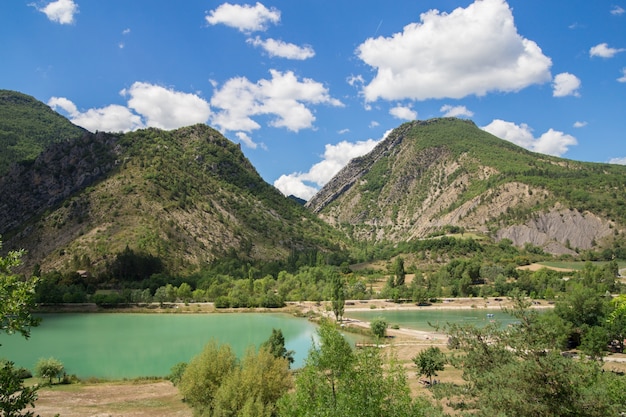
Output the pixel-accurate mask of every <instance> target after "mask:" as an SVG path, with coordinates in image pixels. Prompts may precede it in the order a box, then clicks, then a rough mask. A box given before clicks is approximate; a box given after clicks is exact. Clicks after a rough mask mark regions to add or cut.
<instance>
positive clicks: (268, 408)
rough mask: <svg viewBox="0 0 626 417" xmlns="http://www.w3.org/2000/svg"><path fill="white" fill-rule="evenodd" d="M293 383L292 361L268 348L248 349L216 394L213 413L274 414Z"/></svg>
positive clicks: (268, 416) (238, 414) (241, 414)
mask: <svg viewBox="0 0 626 417" xmlns="http://www.w3.org/2000/svg"><path fill="white" fill-rule="evenodd" d="M292 386H293V377H292V375H291V373H290V372H289V362H288V361H287V359H285V358H277V357H275V356H274V355H272V354H271V353H270V352H269V351H268V350H266V349H261V350H259V351H258V352H257V351H255V350H254V348H250V349H248V351H247V353H246V355H245V356H244V358H243V360H242V361H241V364H240V365H239V366H236V367H235V368H234V369H233V371H232V372H231V373H230V374H228V375H227V376H226V377H225V378H224V380H223V382H222V384H221V385H220V386H219V388H218V389H217V391H216V393H215V398H214V400H213V410H214V411H213V415H214V416H216V417H217V416H224V417H226V416H242V417H243V416H267V417H270V416H273V415H275V414H276V403H277V401H278V399H279V398H280V397H282V396H283V395H284V394H285V393H286V392H287V391H288V390H289V389H291V388H292Z"/></svg>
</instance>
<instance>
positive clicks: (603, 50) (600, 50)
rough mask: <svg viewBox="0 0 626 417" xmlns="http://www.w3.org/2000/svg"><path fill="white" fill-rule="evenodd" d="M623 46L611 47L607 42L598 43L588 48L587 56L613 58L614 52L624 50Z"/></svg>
mask: <svg viewBox="0 0 626 417" xmlns="http://www.w3.org/2000/svg"><path fill="white" fill-rule="evenodd" d="M624 51H626V49H624V48H611V47H609V44H607V43H600V44H598V45H596V46H592V47H591V49H589V56H590V57H594V56H599V57H600V58H613V57H614V56H615V55H616V54H618V53H620V52H624Z"/></svg>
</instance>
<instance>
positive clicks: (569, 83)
mask: <svg viewBox="0 0 626 417" xmlns="http://www.w3.org/2000/svg"><path fill="white" fill-rule="evenodd" d="M552 87H553V90H552V96H554V97H566V96H575V97H579V96H580V93H579V92H578V89H579V88H580V79H579V78H578V77H577V76H575V75H574V74H570V73H569V72H562V73H560V74H557V75H556V76H555V77H554V81H553V83H552Z"/></svg>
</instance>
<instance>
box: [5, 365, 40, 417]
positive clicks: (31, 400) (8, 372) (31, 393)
mask: <svg viewBox="0 0 626 417" xmlns="http://www.w3.org/2000/svg"><path fill="white" fill-rule="evenodd" d="M36 399H37V386H30V387H25V386H24V383H23V378H22V376H21V372H20V370H19V369H17V368H15V367H14V364H13V362H9V361H6V362H2V363H0V415H2V416H5V417H18V416H24V417H32V416H33V415H34V412H32V411H27V412H25V413H22V410H23V409H25V408H26V407H28V406H30V407H35V400H36Z"/></svg>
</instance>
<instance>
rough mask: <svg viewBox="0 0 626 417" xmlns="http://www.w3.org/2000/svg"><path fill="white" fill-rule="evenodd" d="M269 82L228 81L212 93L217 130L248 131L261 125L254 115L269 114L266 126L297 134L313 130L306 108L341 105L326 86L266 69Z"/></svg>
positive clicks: (288, 73) (234, 79) (311, 115)
mask: <svg viewBox="0 0 626 417" xmlns="http://www.w3.org/2000/svg"><path fill="white" fill-rule="evenodd" d="M270 74H271V76H272V78H271V79H269V80H267V79H261V80H259V81H257V82H256V83H252V82H251V81H249V80H248V79H247V78H245V77H236V78H231V79H230V80H228V81H226V83H224V85H223V86H222V87H221V88H220V89H218V90H217V91H215V93H214V94H213V97H212V98H211V105H212V106H213V107H215V108H219V109H221V110H220V111H218V112H217V113H215V114H214V115H213V117H212V119H211V121H212V123H213V124H215V125H216V126H218V127H219V128H220V129H221V130H224V131H226V130H231V131H243V132H250V131H252V130H255V129H259V128H260V127H261V126H260V125H259V123H257V122H256V121H255V120H253V119H252V117H254V116H260V115H272V116H275V118H274V119H273V120H272V121H270V123H269V124H270V126H273V127H284V128H287V129H289V130H291V131H294V132H297V131H299V130H301V129H308V128H312V127H313V122H314V121H315V116H314V115H313V112H312V111H311V109H309V107H307V105H313V104H328V105H331V106H343V104H342V103H341V102H340V101H339V100H337V99H334V98H332V97H331V96H330V95H329V93H328V90H327V89H326V87H324V86H323V85H322V84H321V83H318V82H316V81H314V80H312V79H309V78H304V79H302V81H300V80H299V79H298V78H297V77H296V75H295V74H294V73H293V72H291V71H287V72H280V71H277V70H270Z"/></svg>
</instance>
